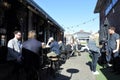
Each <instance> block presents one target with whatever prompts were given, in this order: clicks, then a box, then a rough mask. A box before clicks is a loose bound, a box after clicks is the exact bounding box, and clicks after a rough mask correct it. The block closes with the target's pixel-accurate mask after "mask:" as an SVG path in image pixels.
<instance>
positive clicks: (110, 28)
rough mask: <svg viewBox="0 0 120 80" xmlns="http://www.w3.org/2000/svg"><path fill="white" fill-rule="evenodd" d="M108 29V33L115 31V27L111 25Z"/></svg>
mask: <svg viewBox="0 0 120 80" xmlns="http://www.w3.org/2000/svg"><path fill="white" fill-rule="evenodd" d="M108 31H109V34H113V33H115V27H113V26H111V27H109V29H108Z"/></svg>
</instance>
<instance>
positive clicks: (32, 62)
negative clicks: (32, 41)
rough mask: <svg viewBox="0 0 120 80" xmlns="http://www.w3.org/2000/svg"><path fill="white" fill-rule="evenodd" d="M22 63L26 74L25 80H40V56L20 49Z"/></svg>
mask: <svg viewBox="0 0 120 80" xmlns="http://www.w3.org/2000/svg"><path fill="white" fill-rule="evenodd" d="M22 61H23V65H24V69H25V71H26V74H27V80H40V79H39V68H40V56H39V55H38V54H36V53H34V52H32V51H30V50H27V49H25V48H23V49H22Z"/></svg>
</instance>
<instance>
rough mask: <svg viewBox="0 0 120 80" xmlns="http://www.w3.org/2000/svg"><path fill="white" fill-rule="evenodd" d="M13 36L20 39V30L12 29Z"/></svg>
mask: <svg viewBox="0 0 120 80" xmlns="http://www.w3.org/2000/svg"><path fill="white" fill-rule="evenodd" d="M14 36H15V38H16V39H18V40H19V39H21V32H20V31H14Z"/></svg>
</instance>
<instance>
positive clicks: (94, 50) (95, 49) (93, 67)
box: [88, 39, 101, 75]
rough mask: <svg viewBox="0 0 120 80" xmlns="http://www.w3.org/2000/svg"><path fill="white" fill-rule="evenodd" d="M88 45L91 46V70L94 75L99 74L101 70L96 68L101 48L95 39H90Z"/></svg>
mask: <svg viewBox="0 0 120 80" xmlns="http://www.w3.org/2000/svg"><path fill="white" fill-rule="evenodd" d="M88 47H89V53H90V55H91V56H92V63H91V70H92V73H93V74H94V75H97V74H99V72H98V71H97V70H96V67H97V61H98V59H99V57H100V56H101V53H100V49H99V47H98V45H97V44H96V42H95V40H94V39H90V40H89V42H88Z"/></svg>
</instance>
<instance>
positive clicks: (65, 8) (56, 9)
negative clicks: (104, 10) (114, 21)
mask: <svg viewBox="0 0 120 80" xmlns="http://www.w3.org/2000/svg"><path fill="white" fill-rule="evenodd" d="M34 1H35V2H36V3H37V4H38V5H39V6H40V7H41V8H42V9H43V10H44V11H45V12H47V13H48V14H49V15H50V16H51V17H52V18H53V19H54V20H55V21H56V22H57V23H58V24H60V25H61V26H62V27H63V28H64V30H65V33H75V32H79V31H80V30H83V31H85V32H98V30H99V14H98V13H97V14H95V13H94V9H95V6H96V3H97V0H34Z"/></svg>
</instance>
